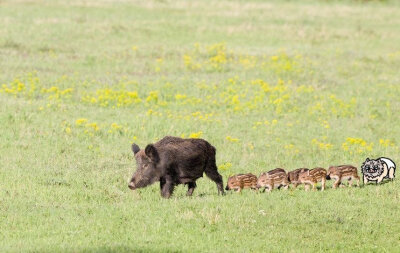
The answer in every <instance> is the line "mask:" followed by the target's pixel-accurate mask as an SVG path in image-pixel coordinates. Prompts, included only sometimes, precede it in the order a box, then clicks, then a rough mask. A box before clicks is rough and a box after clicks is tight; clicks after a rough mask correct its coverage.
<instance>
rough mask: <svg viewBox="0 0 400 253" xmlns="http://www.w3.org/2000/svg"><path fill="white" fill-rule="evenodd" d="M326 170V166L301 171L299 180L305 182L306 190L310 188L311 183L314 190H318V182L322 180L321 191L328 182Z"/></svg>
mask: <svg viewBox="0 0 400 253" xmlns="http://www.w3.org/2000/svg"><path fill="white" fill-rule="evenodd" d="M326 173H327V172H326V170H325V169H324V168H314V169H312V170H306V171H303V172H300V174H299V181H300V182H301V183H302V184H304V185H305V186H304V187H305V190H306V191H307V190H308V189H309V185H311V186H312V190H316V186H317V183H318V182H321V185H322V186H321V191H323V190H325V183H326Z"/></svg>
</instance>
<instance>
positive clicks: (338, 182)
mask: <svg viewBox="0 0 400 253" xmlns="http://www.w3.org/2000/svg"><path fill="white" fill-rule="evenodd" d="M340 180H341V177H340V176H339V177H337V178H336V181H335V183H333V189H336V188H337V187H338V186H339V184H340Z"/></svg>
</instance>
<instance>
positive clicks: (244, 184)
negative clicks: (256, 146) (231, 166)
mask: <svg viewBox="0 0 400 253" xmlns="http://www.w3.org/2000/svg"><path fill="white" fill-rule="evenodd" d="M246 188H250V189H253V190H255V189H257V176H255V175H253V174H251V173H247V174H237V175H234V176H231V177H229V178H228V183H227V184H226V188H225V190H227V191H229V190H235V191H238V192H240V191H241V190H242V189H246Z"/></svg>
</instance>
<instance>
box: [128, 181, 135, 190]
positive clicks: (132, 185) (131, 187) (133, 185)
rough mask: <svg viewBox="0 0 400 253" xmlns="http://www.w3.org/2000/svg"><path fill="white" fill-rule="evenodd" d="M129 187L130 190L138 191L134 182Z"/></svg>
mask: <svg viewBox="0 0 400 253" xmlns="http://www.w3.org/2000/svg"><path fill="white" fill-rule="evenodd" d="M128 187H129V189H131V190H135V189H136V187H135V184H134V183H133V182H130V183H129V185H128Z"/></svg>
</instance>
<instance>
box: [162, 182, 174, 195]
mask: <svg viewBox="0 0 400 253" xmlns="http://www.w3.org/2000/svg"><path fill="white" fill-rule="evenodd" d="M160 184H161V183H160ZM174 188H175V184H174V182H173V181H172V180H169V179H165V183H164V185H163V186H162V189H161V196H162V197H163V198H166V199H168V198H169V197H171V195H172V193H173V192H174Z"/></svg>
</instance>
